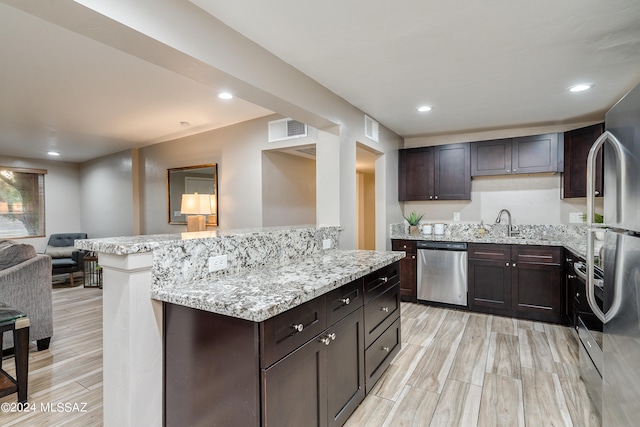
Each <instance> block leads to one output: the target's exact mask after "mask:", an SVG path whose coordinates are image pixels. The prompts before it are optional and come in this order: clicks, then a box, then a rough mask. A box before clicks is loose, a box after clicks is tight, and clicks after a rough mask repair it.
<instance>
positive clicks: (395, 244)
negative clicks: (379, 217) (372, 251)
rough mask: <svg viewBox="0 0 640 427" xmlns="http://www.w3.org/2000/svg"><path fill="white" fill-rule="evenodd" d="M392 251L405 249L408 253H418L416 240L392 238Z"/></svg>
mask: <svg viewBox="0 0 640 427" xmlns="http://www.w3.org/2000/svg"><path fill="white" fill-rule="evenodd" d="M391 250H392V251H404V252H406V253H407V254H411V253H413V254H414V253H416V241H415V240H391Z"/></svg>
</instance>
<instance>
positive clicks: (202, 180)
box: [167, 163, 218, 226]
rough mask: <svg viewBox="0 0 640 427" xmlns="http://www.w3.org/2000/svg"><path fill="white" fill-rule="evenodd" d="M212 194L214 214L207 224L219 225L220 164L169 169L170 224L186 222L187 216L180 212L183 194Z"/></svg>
mask: <svg viewBox="0 0 640 427" xmlns="http://www.w3.org/2000/svg"><path fill="white" fill-rule="evenodd" d="M191 193H198V194H210V195H211V210H212V211H213V212H215V213H214V214H213V215H208V216H207V225H211V226H217V225H218V166H217V165H216V164H215V163H213V164H208V165H198V166H188V167H184V168H173V169H167V200H168V201H169V224H186V223H187V216H186V215H182V214H181V213H180V204H181V203H182V195H183V194H191Z"/></svg>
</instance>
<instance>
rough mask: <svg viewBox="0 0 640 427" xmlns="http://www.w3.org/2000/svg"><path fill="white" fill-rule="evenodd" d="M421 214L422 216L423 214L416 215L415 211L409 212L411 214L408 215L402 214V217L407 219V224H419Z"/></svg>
mask: <svg viewBox="0 0 640 427" xmlns="http://www.w3.org/2000/svg"><path fill="white" fill-rule="evenodd" d="M423 216H424V214H420V215H418V214H417V213H415V212H411V215H409V216H404V215H403V217H404V219H406V220H407V222H408V223H409V225H414V226H415V225H418V224H420V220H421V219H422V217H423Z"/></svg>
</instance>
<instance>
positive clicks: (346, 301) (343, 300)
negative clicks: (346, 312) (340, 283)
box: [340, 298, 351, 305]
mask: <svg viewBox="0 0 640 427" xmlns="http://www.w3.org/2000/svg"><path fill="white" fill-rule="evenodd" d="M340 301H342V304H344V305H349V304H351V300H350V299H349V298H342V299H341V300H340Z"/></svg>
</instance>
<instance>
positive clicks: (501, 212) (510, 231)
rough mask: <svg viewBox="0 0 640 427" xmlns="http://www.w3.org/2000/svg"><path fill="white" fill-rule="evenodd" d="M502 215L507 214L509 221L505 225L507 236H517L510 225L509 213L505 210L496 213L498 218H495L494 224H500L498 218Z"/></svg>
mask: <svg viewBox="0 0 640 427" xmlns="http://www.w3.org/2000/svg"><path fill="white" fill-rule="evenodd" d="M503 213H506V214H507V219H508V220H509V224H508V225H507V236H509V237H511V236H513V235H514V234H518V233H517V232H515V231H513V226H512V225H511V212H509V211H508V210H506V209H502V210H501V211H500V212H499V213H498V217H497V218H496V224H498V223H500V218H502V214H503Z"/></svg>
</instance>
